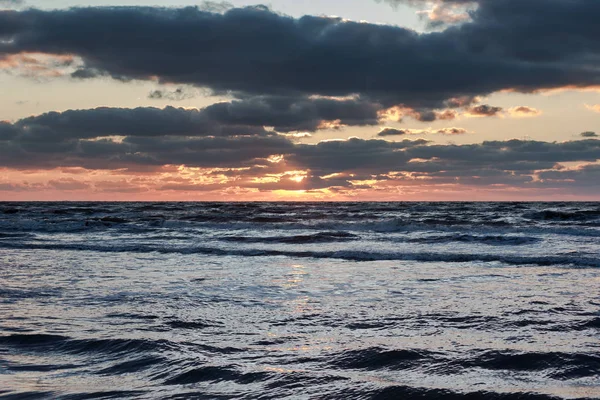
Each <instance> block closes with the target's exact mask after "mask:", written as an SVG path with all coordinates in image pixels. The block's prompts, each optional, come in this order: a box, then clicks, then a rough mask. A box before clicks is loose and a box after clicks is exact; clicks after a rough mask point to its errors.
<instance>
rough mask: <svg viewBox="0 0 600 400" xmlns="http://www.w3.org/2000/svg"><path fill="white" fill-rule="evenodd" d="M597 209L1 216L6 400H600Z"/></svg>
mask: <svg viewBox="0 0 600 400" xmlns="http://www.w3.org/2000/svg"><path fill="white" fill-rule="evenodd" d="M599 255H600V204H599V203H237V204H231V203H0V399H12V398H15V399H20V398H31V399H46V398H48V399H88V398H95V399H109V398H115V399H117V398H118V399H121V398H126V399H129V398H131V399H154V398H156V399H187V398H190V399H197V398H206V399H283V398H290V399H412V398H418V399H462V398H467V399H478V398H491V399H503V400H504V399H552V398H564V399H574V398H589V399H592V398H600V340H599V339H600V332H599V329H600V296H599V295H600V289H599V288H600V257H599Z"/></svg>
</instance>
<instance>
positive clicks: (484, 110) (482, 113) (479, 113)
mask: <svg viewBox="0 0 600 400" xmlns="http://www.w3.org/2000/svg"><path fill="white" fill-rule="evenodd" d="M503 110H504V109H503V108H502V107H493V106H490V105H487V104H482V105H480V106H475V107H471V108H469V109H468V110H467V114H468V115H472V116H475V117H494V116H496V115H499V114H500V113H501V112H502V111H503Z"/></svg>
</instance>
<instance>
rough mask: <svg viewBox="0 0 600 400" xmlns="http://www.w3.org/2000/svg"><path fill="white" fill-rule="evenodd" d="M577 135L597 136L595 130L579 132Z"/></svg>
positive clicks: (585, 136)
mask: <svg viewBox="0 0 600 400" xmlns="http://www.w3.org/2000/svg"><path fill="white" fill-rule="evenodd" d="M579 136H581V137H584V138H594V137H598V134H597V133H596V132H591V131H586V132H581V134H580V135H579Z"/></svg>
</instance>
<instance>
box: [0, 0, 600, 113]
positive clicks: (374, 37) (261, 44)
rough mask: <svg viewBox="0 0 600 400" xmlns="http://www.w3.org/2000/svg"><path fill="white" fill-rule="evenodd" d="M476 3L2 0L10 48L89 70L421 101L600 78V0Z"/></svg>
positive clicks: (591, 82) (231, 87) (258, 91)
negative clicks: (389, 15) (466, 17)
mask: <svg viewBox="0 0 600 400" xmlns="http://www.w3.org/2000/svg"><path fill="white" fill-rule="evenodd" d="M447 3H449V2H447ZM452 3H464V2H457V1H453V2H452ZM477 4H478V7H477V8H476V10H474V11H472V12H471V14H470V17H471V21H469V22H466V23H464V24H461V25H460V26H454V27H450V28H447V29H446V30H444V31H442V32H434V33H427V34H418V33H416V32H414V31H412V30H408V29H403V28H400V27H395V26H383V25H375V24H367V23H356V22H350V21H344V20H341V19H336V18H325V17H312V16H305V17H302V18H299V19H294V18H291V17H287V16H282V15H279V14H276V13H274V12H272V11H270V10H268V9H266V8H264V7H250V8H243V9H229V10H227V11H225V12H223V13H210V12H207V11H203V10H202V9H200V8H194V7H188V8H182V9H172V8H150V7H119V8H74V9H69V10H53V11H40V10H34V9H30V10H25V11H22V12H16V11H2V12H0V35H1V36H2V41H0V54H2V53H4V54H14V53H19V52H46V53H54V54H74V55H77V56H79V57H81V58H82V59H83V61H84V64H85V66H84V68H83V69H82V70H80V71H79V72H77V73H76V75H78V76H80V77H81V76H93V75H95V74H98V73H100V74H105V73H106V74H109V75H111V76H113V77H115V78H117V79H123V80H126V79H155V77H158V79H159V80H161V81H164V82H172V83H179V84H191V85H196V86H200V87H207V88H211V89H213V90H215V91H222V92H223V91H224V92H227V91H235V92H237V93H240V92H242V93H247V94H248V93H251V94H255V95H265V94H271V95H285V96H290V95H293V96H294V97H297V96H309V95H314V94H319V95H326V96H346V95H353V94H360V95H361V96H362V97H363V98H369V99H371V100H374V101H376V102H380V103H383V104H384V105H385V106H390V105H393V104H403V105H406V106H408V107H411V108H414V109H435V108H441V107H443V106H444V102H445V101H448V100H449V99H453V98H457V97H462V96H466V97H473V96H477V95H487V94H490V93H493V92H497V91H500V90H516V91H521V92H532V91H536V90H542V89H551V88H558V87H565V86H572V87H590V86H596V85H598V84H600V72H599V71H598V69H597V68H595V67H594V66H595V65H597V63H598V61H599V60H600V41H598V40H597V38H598V37H599V36H600V24H598V23H597V21H598V18H599V17H600V2H597V1H589V0H479V1H478V2H477ZM132 29H133V30H135V32H136V34H135V35H132V34H131V32H132ZM432 77H436V79H432Z"/></svg>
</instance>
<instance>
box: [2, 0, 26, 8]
mask: <svg viewBox="0 0 600 400" xmlns="http://www.w3.org/2000/svg"><path fill="white" fill-rule="evenodd" d="M24 4H25V1H24V0H0V7H18V6H22V5H24Z"/></svg>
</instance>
